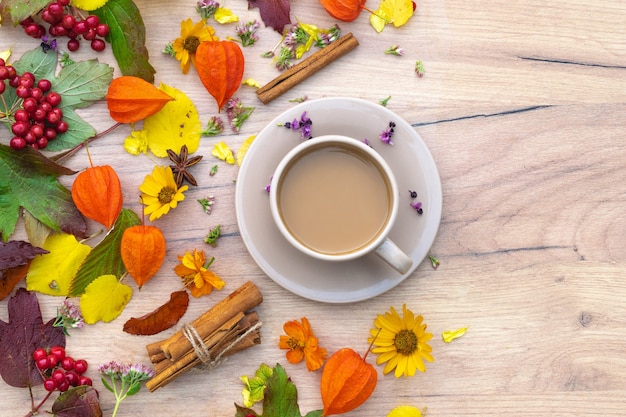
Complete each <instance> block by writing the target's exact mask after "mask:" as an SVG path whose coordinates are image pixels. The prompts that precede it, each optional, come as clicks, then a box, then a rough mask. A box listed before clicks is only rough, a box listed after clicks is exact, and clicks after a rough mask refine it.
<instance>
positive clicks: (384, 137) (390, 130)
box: [379, 122, 396, 146]
mask: <svg viewBox="0 0 626 417" xmlns="http://www.w3.org/2000/svg"><path fill="white" fill-rule="evenodd" d="M395 127H396V124H395V123H394V122H389V127H387V129H385V130H383V131H382V133H381V134H380V136H379V137H380V140H381V141H383V142H384V143H386V144H387V145H391V146H393V141H392V140H391V138H392V137H393V134H394V133H395V130H394V129H395Z"/></svg>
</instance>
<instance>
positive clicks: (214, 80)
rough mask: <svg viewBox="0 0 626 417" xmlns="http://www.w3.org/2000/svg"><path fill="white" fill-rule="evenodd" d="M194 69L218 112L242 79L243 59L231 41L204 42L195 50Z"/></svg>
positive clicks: (236, 46)
mask: <svg viewBox="0 0 626 417" xmlns="http://www.w3.org/2000/svg"><path fill="white" fill-rule="evenodd" d="M196 69H197V71H198V75H199V76H200V81H202V84H203V85H204V88H206V89H207V91H208V92H209V93H210V94H211V95H212V96H213V98H215V101H216V102H217V107H218V109H219V110H221V109H222V107H224V104H226V102H227V101H228V99H229V98H231V97H232V96H233V94H235V92H236V91H237V89H238V88H239V86H240V85H241V80H242V78H243V69H244V58H243V53H242V52H241V48H240V47H239V45H237V43H236V42H233V41H206V42H202V43H200V45H199V46H198V49H196Z"/></svg>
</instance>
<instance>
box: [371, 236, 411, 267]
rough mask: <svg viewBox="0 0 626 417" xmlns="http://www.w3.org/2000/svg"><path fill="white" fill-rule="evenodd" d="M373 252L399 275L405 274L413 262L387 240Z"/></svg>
mask: <svg viewBox="0 0 626 417" xmlns="http://www.w3.org/2000/svg"><path fill="white" fill-rule="evenodd" d="M374 252H375V253H376V255H378V256H380V257H381V258H382V259H383V260H384V261H385V262H387V263H388V264H389V265H390V266H391V267H392V268H393V269H395V270H396V271H398V272H400V273H401V274H406V273H407V272H408V271H409V269H411V266H412V265H413V260H412V259H411V258H409V257H408V256H407V255H406V254H405V253H404V252H402V250H400V248H399V247H397V246H396V244H395V243H393V242H392V241H391V239H389V238H387V239H385V240H384V241H383V243H381V244H380V246H378V247H377V248H376V249H375V250H374Z"/></svg>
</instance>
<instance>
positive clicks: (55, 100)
mask: <svg viewBox="0 0 626 417" xmlns="http://www.w3.org/2000/svg"><path fill="white" fill-rule="evenodd" d="M46 101H47V102H48V103H50V104H51V105H52V107H56V106H58V105H59V104H61V94H59V93H57V92H56V91H51V92H49V93H48V95H47V96H46Z"/></svg>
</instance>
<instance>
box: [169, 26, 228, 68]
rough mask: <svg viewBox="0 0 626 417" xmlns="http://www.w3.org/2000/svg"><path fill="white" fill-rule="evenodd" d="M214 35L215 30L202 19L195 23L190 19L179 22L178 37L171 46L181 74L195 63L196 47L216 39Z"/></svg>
mask: <svg viewBox="0 0 626 417" xmlns="http://www.w3.org/2000/svg"><path fill="white" fill-rule="evenodd" d="M214 35H215V30H213V28H212V27H211V26H207V25H206V23H204V21H203V20H201V21H199V22H198V23H196V24H194V23H193V21H192V20H191V19H187V20H183V21H182V22H180V38H178V39H176V40H175V41H174V43H173V44H172V47H173V48H174V52H175V53H176V59H177V60H179V61H180V68H181V69H182V70H183V74H187V73H188V72H189V67H190V65H191V64H192V63H193V65H194V66H195V65H196V49H198V46H199V45H200V43H202V42H205V41H216V40H218V37H217V36H214Z"/></svg>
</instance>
